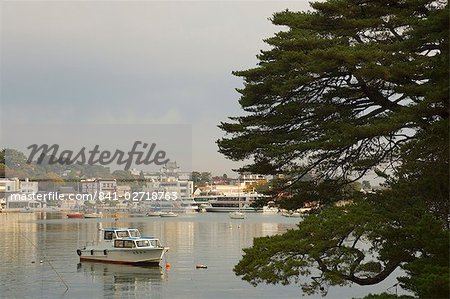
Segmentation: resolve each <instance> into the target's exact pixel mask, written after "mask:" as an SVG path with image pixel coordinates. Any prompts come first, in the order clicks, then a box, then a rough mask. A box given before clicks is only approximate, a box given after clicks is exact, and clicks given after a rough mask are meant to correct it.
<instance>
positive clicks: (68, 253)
mask: <svg viewBox="0 0 450 299" xmlns="http://www.w3.org/2000/svg"><path fill="white" fill-rule="evenodd" d="M124 217H126V215H124ZM298 221H299V219H295V218H284V217H282V216H280V215H270V216H268V215H261V214H250V215H248V218H247V219H245V220H232V219H229V217H228V214H226V213H205V214H195V215H185V216H180V217H177V218H170V219H169V218H153V217H143V218H119V219H118V221H114V220H113V219H111V218H105V219H66V218H65V214H64V213H30V214H25V213H8V214H0V262H1V263H0V265H1V266H0V267H1V271H0V298H56V297H58V298H144V297H145V298H170V299H174V298H196V299H198V298H215V299H221V298H300V297H302V292H301V290H300V288H299V287H298V286H295V285H290V286H278V285H276V286H273V285H259V286H257V287H253V286H251V285H250V284H248V283H247V282H244V281H242V280H241V279H240V278H239V277H237V276H235V275H234V273H233V271H232V269H233V266H234V265H235V264H236V263H237V262H238V261H239V259H240V258H241V256H242V248H245V247H249V246H251V244H252V241H253V238H254V237H259V236H267V235H274V234H281V233H283V232H285V231H286V230H287V229H289V228H293V227H295V226H296V224H297V223H298ZM102 227H103V228H106V227H135V228H138V229H139V230H140V231H141V233H142V234H143V235H153V236H156V237H158V238H159V239H160V240H161V242H162V244H164V245H165V246H169V247H170V251H169V253H168V255H167V257H166V259H167V262H169V263H170V265H171V267H170V269H169V270H166V267H165V261H164V260H163V261H162V263H161V265H162V267H161V268H155V267H153V268H145V267H135V266H126V265H109V264H99V263H84V262H83V263H81V264H80V263H79V259H78V256H77V255H76V248H77V245H78V244H80V245H81V244H84V243H83V241H85V240H94V239H95V238H96V237H97V235H98V231H99V228H102ZM47 260H48V261H50V263H49V262H47ZM40 261H43V262H42V263H40ZM196 264H205V265H207V266H208V268H207V269H196V268H195V265H196ZM52 266H53V267H54V268H55V269H56V271H57V272H58V274H59V275H60V276H61V278H62V279H63V280H64V281H65V282H66V284H67V285H68V286H69V289H68V290H67V291H66V288H65V286H64V284H63V282H62V281H61V279H60V278H59V277H58V274H57V273H56V272H55V271H54V270H53V269H52ZM394 283H395V281H394V279H390V280H388V281H386V282H385V283H383V284H380V285H377V286H371V287H360V286H354V287H343V288H333V289H330V291H329V293H328V295H327V297H329V298H352V297H362V296H364V295H367V294H368V293H370V292H372V293H380V292H383V291H386V289H388V288H389V287H390V286H392V285H393V284H394ZM303 298H320V296H318V295H317V296H304V297H303Z"/></svg>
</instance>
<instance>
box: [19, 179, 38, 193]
mask: <svg viewBox="0 0 450 299" xmlns="http://www.w3.org/2000/svg"><path fill="white" fill-rule="evenodd" d="M38 191H39V183H38V182H30V181H29V180H28V179H25V181H20V184H19V192H21V193H37V192H38Z"/></svg>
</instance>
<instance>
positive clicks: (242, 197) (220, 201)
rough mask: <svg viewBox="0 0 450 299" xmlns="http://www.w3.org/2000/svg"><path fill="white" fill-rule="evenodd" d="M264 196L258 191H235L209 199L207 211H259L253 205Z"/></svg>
mask: <svg viewBox="0 0 450 299" xmlns="http://www.w3.org/2000/svg"><path fill="white" fill-rule="evenodd" d="M261 197H264V195H262V194H258V193H235V194H227V195H220V196H216V197H215V199H211V200H210V201H209V204H210V206H208V207H206V208H205V209H206V211H207V212H246V213H249V212H257V211H258V209H256V208H254V207H252V206H251V204H252V203H253V202H254V201H256V200H257V199H259V198H261Z"/></svg>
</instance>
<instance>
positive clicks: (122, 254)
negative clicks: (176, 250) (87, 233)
mask: <svg viewBox="0 0 450 299" xmlns="http://www.w3.org/2000/svg"><path fill="white" fill-rule="evenodd" d="M166 251H167V248H151V249H139V248H126V249H114V248H113V249H103V250H101V249H92V250H88V249H83V250H79V251H78V252H77V253H78V254H79V255H80V261H86V262H97V263H111V264H127V265H158V264H159V262H160V261H161V259H162V257H163V255H164V253H165V252H166Z"/></svg>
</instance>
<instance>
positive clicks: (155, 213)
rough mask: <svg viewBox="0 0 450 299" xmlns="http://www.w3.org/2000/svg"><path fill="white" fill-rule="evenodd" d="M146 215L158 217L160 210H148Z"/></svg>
mask: <svg viewBox="0 0 450 299" xmlns="http://www.w3.org/2000/svg"><path fill="white" fill-rule="evenodd" d="M147 216H148V217H159V216H161V212H160V211H150V212H148V213H147Z"/></svg>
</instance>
